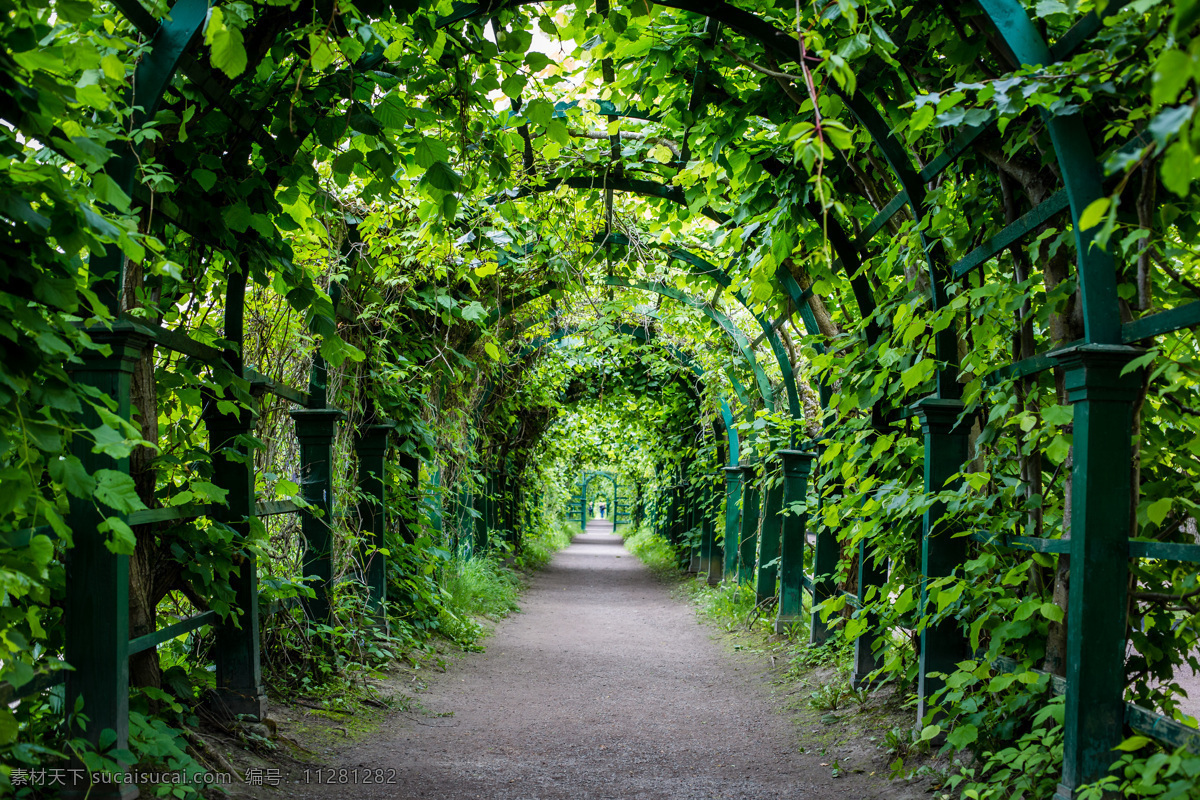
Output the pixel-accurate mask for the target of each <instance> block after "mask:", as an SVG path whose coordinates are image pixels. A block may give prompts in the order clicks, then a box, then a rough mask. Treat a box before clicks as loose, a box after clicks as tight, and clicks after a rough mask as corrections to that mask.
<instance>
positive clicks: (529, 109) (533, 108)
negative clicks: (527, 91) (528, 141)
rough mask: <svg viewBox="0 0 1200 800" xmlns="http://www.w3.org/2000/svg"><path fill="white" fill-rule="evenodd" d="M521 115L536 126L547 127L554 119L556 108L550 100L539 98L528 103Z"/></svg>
mask: <svg viewBox="0 0 1200 800" xmlns="http://www.w3.org/2000/svg"><path fill="white" fill-rule="evenodd" d="M521 113H522V114H524V115H525V119H527V120H529V121H530V122H532V123H533V124H534V125H546V124H548V123H549V122H550V120H551V119H552V118H553V117H554V106H552V105H551V104H550V102H549V101H548V100H543V99H542V98H540V97H539V98H537V99H536V100H530V101H529V102H528V103H526V105H525V107H524V108H523V109H521Z"/></svg>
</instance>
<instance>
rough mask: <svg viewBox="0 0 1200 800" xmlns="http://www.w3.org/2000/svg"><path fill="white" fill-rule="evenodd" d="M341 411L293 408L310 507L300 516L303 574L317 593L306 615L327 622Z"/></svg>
mask: <svg viewBox="0 0 1200 800" xmlns="http://www.w3.org/2000/svg"><path fill="white" fill-rule="evenodd" d="M342 416H343V414H342V412H341V411H338V410H337V409H333V408H306V409H300V410H299V411H293V412H292V419H293V420H295V422H296V438H298V439H299V440H300V469H301V470H302V475H301V483H300V494H301V496H302V497H303V498H304V501H305V502H306V503H308V505H309V508H307V509H305V510H303V511H302V512H301V516H300V520H301V522H300V525H301V531H302V532H303V534H304V541H305V543H306V545H305V548H304V560H303V563H304V567H303V568H304V575H305V577H306V578H313V579H315V580H314V581H313V583H312V584H311V585H312V588H313V589H314V591H315V592H316V597H313V598H310V599H309V600H307V601H306V604H305V605H306V607H307V609H308V617H309V619H310V620H312V621H313V622H316V623H319V624H322V625H328V624H331V623H332V622H333V617H332V613H333V609H332V595H333V529H332V527H331V526H332V524H333V474H332V469H333V437H334V429H335V427H336V426H337V423H338V420H340V419H341V418H342Z"/></svg>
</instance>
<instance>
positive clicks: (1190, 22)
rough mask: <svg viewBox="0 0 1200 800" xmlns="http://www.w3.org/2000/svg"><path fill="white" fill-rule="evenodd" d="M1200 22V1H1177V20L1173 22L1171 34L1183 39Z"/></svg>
mask: <svg viewBox="0 0 1200 800" xmlns="http://www.w3.org/2000/svg"><path fill="white" fill-rule="evenodd" d="M1197 21H1200V0H1177V2H1176V4H1175V19H1173V20H1172V21H1171V33H1172V34H1174V36H1175V38H1176V39H1179V38H1181V37H1182V36H1183V35H1184V34H1186V33H1187V32H1188V31H1189V30H1191V29H1192V28H1193V27H1194V26H1195V25H1196V22H1197Z"/></svg>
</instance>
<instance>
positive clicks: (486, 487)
mask: <svg viewBox="0 0 1200 800" xmlns="http://www.w3.org/2000/svg"><path fill="white" fill-rule="evenodd" d="M493 491H495V482H494V480H493V476H492V473H491V471H489V472H488V473H487V476H486V477H485V478H484V481H483V492H482V493H480V494H478V495H476V496H475V513H476V514H478V516H476V517H475V552H476V553H478V554H480V555H482V554H485V553H487V552H488V548H489V538H490V534H491V530H492V529H491V525H492V492H493Z"/></svg>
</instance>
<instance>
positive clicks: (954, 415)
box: [916, 398, 968, 722]
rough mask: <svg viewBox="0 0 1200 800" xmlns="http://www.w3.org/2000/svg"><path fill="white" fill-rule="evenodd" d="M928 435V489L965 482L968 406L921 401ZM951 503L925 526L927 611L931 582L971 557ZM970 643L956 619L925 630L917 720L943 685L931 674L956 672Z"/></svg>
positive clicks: (933, 509) (938, 506) (933, 510)
mask: <svg viewBox="0 0 1200 800" xmlns="http://www.w3.org/2000/svg"><path fill="white" fill-rule="evenodd" d="M916 408H917V412H918V414H919V415H920V418H921V433H922V434H923V435H924V437H925V492H926V493H927V494H933V493H936V492H941V491H944V490H951V491H953V490H955V489H957V488H958V486H959V485H960V484H961V480H955V481H950V477H951V476H952V475H954V474H955V473H958V472H961V471H962V467H963V464H964V463H965V462H966V460H967V432H968V425H967V424H959V422H958V417H959V415H960V414H961V413H962V410H963V405H962V403H961V402H960V401H958V400H942V399H937V398H929V399H926V400H921V401H920V402H918V403H917V404H916ZM945 514H946V504H945V503H942V502H935V503H933V504H932V505H931V506H930V507H929V509H928V510H927V511H926V512H925V516H924V518H923V520H922V524H921V603H920V605H919V606H918V608H919V609H920V610H921V611H922V613H925V614H929V613H932V611H933V609H931V608H930V606H929V591H928V586H929V580H930V579H932V578H943V577H946V576H947V575H950V574H951V573H953V572H954V570H955V569H956V568H958V567H959V566H960V565H961V564H962V563H963V561H964V560H965V558H966V548H967V540H966V538H965V537H961V536H960V537H957V538H956V537H955V536H954V533H955V530H954V528H953V527H951V526H950V525H947V524H946V523H944V522H943V521H942V517H943V516H944V515H945ZM966 651H967V643H966V641H965V639H964V638H963V635H962V632H961V631H959V629H958V626H957V625H956V624H955V623H954V621H953V620H950V621H946V622H942V623H940V624H937V625H927V626H926V627H925V630H923V631H922V632H921V660H920V664H919V667H918V670H917V675H918V678H917V721H918V722H920V721H921V720H923V719H924V718H925V715H926V714H927V713H928V712H929V707H928V704H929V698H930V696H931V695H932V694H933V693H934V692H936V691H937V690H938V689H940V688H942V686H943V681H942V679H941V678H935V677H933V676H932V675H931V674H930V673H933V672H942V673H951V672H953V671H954V665H955V664H957V663H958V662H959V661H962V660H963V658H964V657H965V656H966Z"/></svg>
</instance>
